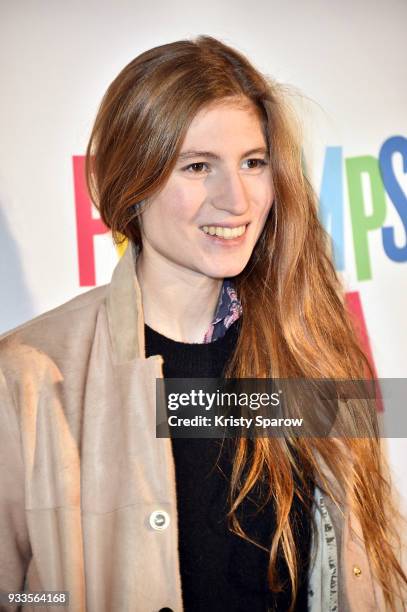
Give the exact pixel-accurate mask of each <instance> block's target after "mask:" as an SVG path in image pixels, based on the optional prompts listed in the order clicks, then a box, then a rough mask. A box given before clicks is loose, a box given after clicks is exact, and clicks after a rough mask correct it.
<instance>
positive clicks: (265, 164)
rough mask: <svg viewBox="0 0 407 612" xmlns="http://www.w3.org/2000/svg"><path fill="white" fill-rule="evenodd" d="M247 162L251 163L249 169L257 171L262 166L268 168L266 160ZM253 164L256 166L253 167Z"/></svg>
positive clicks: (248, 160) (250, 160)
mask: <svg viewBox="0 0 407 612" xmlns="http://www.w3.org/2000/svg"><path fill="white" fill-rule="evenodd" d="M246 162H247V163H250V165H249V169H256V168H260V167H261V166H267V160H265V159H257V158H255V159H247V160H246ZM246 162H245V163H246ZM253 163H254V165H252V164H253Z"/></svg>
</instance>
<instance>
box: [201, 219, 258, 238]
mask: <svg viewBox="0 0 407 612" xmlns="http://www.w3.org/2000/svg"><path fill="white" fill-rule="evenodd" d="M248 225H249V224H248V223H247V224H246V225H239V226H238V227H233V228H231V227H221V226H219V225H204V226H202V227H201V228H200V229H201V230H202V231H203V232H204V233H205V234H209V235H210V236H217V237H218V238H224V239H225V240H233V238H239V237H240V236H242V235H243V234H244V233H245V231H246V228H247V226H248Z"/></svg>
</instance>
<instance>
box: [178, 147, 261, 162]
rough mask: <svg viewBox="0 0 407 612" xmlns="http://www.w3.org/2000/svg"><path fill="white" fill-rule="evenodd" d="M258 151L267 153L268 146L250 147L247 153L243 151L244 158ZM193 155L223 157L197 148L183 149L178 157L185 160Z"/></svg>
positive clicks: (212, 157)
mask: <svg viewBox="0 0 407 612" xmlns="http://www.w3.org/2000/svg"><path fill="white" fill-rule="evenodd" d="M256 153H259V154H263V155H264V154H265V153H267V148H266V147H257V148H256V149H250V150H249V151H246V153H243V155H242V158H243V157H248V156H249V155H254V154H256ZM191 157H209V158H211V159H221V158H220V156H219V155H217V154H216V153H213V152H212V151H195V150H191V151H183V152H182V153H180V154H179V156H178V159H179V160H185V159H190V158H191Z"/></svg>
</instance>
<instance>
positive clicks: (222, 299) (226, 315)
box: [203, 278, 242, 344]
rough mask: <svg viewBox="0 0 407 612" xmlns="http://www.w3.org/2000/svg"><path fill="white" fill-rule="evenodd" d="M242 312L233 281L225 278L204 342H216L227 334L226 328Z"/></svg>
mask: <svg viewBox="0 0 407 612" xmlns="http://www.w3.org/2000/svg"><path fill="white" fill-rule="evenodd" d="M241 314H242V305H241V303H240V300H239V299H238V297H237V293H236V290H235V288H234V286H233V282H232V281H231V280H230V279H228V278H225V279H224V281H223V285H222V288H221V290H220V294H219V300H218V304H217V306H216V310H215V316H214V318H213V321H212V323H211V324H210V325H209V327H208V329H207V331H206V333H205V335H204V339H203V343H204V344H207V343H208V342H214V341H215V340H218V339H219V338H222V336H224V335H225V333H226V330H227V329H228V328H229V327H230V326H231V325H232V323H234V322H235V321H236V320H237V319H238V318H239V317H240V316H241Z"/></svg>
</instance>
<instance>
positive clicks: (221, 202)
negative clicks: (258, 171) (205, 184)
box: [213, 172, 249, 215]
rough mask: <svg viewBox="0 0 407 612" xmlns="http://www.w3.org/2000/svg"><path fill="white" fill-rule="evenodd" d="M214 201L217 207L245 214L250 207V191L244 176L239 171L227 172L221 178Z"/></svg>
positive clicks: (237, 213)
mask: <svg viewBox="0 0 407 612" xmlns="http://www.w3.org/2000/svg"><path fill="white" fill-rule="evenodd" d="M213 203H214V205H215V206H216V208H222V209H224V210H228V211H230V212H231V213H233V214H235V215H244V214H245V213H246V211H247V209H248V207H249V192H248V189H247V185H245V182H244V178H243V177H242V176H241V175H240V174H239V173H238V172H228V173H227V174H226V173H225V174H224V175H223V176H222V177H221V178H220V179H219V183H218V185H217V189H216V196H215V197H214V198H213Z"/></svg>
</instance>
